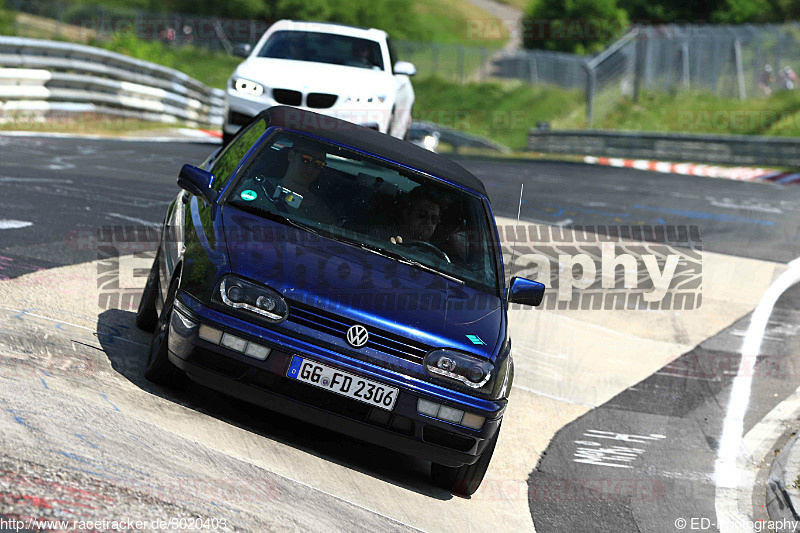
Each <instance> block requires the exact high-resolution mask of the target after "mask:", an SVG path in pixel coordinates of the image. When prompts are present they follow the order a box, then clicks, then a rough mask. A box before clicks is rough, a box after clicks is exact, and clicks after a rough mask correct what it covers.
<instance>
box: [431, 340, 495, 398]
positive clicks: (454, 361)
mask: <svg viewBox="0 0 800 533" xmlns="http://www.w3.org/2000/svg"><path fill="white" fill-rule="evenodd" d="M425 369H426V370H427V371H428V374H431V375H432V376H436V377H443V378H447V379H450V380H453V381H457V382H459V383H461V384H462V385H466V386H467V387H470V388H473V389H480V388H481V387H483V386H484V385H486V383H488V382H489V380H490V379H492V370H494V366H493V365H492V363H491V362H489V361H486V360H484V359H478V358H477V357H473V356H471V355H467V354H465V353H461V352H456V351H453V350H447V349H443V350H434V351H432V352H430V353H429V354H428V355H426V356H425Z"/></svg>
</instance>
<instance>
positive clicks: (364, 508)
mask: <svg viewBox="0 0 800 533" xmlns="http://www.w3.org/2000/svg"><path fill="white" fill-rule="evenodd" d="M498 223H499V224H513V223H514V221H513V220H510V219H503V218H500V219H498ZM702 260H703V278H704V283H703V304H702V306H700V308H699V309H695V310H687V311H634V310H630V311H611V310H607V311H602V312H598V311H546V310H545V311H541V310H536V311H534V310H530V309H525V310H512V311H511V312H510V321H511V334H512V338H513V341H514V356H515V363H516V378H515V384H514V385H515V387H514V390H513V392H512V395H511V401H510V404H509V408H508V410H507V413H506V415H505V419H504V424H503V430H502V433H501V437H500V440H499V443H498V447H497V450H496V452H495V456H494V460H493V462H492V464H491V467H490V469H489V472H488V474H487V477H486V479H485V480H484V484H483V486H482V487H481V489H480V490H479V491H478V492H477V493H476V494H475V495H474V496H473V497H472V499H470V500H465V499H460V498H453V497H452V496H451V495H450V494H449V493H445V492H444V491H441V490H438V489H436V488H434V487H433V486H432V485H431V484H430V483H429V482H428V481H427V479H426V478H425V473H426V472H425V469H426V467H425V465H424V464H423V463H422V462H421V461H415V460H411V459H408V458H404V457H402V456H399V455H397V454H394V453H391V452H387V451H382V450H380V449H377V448H374V447H370V446H367V445H363V444H360V443H358V442H357V441H352V440H351V439H344V438H342V437H340V436H338V435H336V434H333V433H330V432H327V431H324V430H319V429H316V428H313V427H311V426H308V425H306V424H302V423H297V422H295V421H292V420H290V419H288V418H286V417H282V416H277V415H273V414H271V413H269V412H267V411H263V410H259V409H256V408H247V407H244V408H243V407H242V404H240V402H237V401H235V400H229V399H226V398H225V397H224V396H222V395H219V394H217V393H213V392H211V391H208V390H206V389H203V388H202V387H192V388H190V390H189V392H188V393H186V394H172V393H170V392H169V391H165V390H163V389H161V388H159V387H156V386H154V385H151V384H149V383H148V382H146V381H145V380H144V378H143V377H142V372H143V365H144V359H145V356H146V350H147V346H148V343H149V335H147V334H145V333H144V332H142V331H139V330H138V329H137V328H136V327H135V325H134V312H133V311H132V310H128V309H125V310H120V309H99V308H98V301H99V296H100V291H99V290H98V288H97V285H98V284H97V275H98V265H97V262H88V263H80V264H76V265H71V266H66V267H61V268H55V269H51V270H47V271H40V272H34V273H31V274H27V275H23V276H20V277H18V278H15V279H11V280H6V281H2V282H0V301H2V302H3V305H2V309H0V312H1V313H2V314H3V315H4V316H3V318H2V320H0V322H1V323H3V324H6V326H7V327H6V328H4V330H3V331H2V332H0V350H2V354H3V359H4V364H3V365H2V367H0V377H2V378H3V381H4V386H3V387H2V388H1V389H2V390H3V391H4V392H3V393H2V396H0V401H2V403H3V404H4V408H5V411H6V413H5V414H6V417H7V418H9V420H7V421H6V427H12V428H14V432H13V433H6V435H5V436H4V438H3V439H2V440H1V441H0V443H2V444H3V448H4V449H3V450H0V455H2V456H3V457H6V460H7V461H10V462H12V463H14V464H26V465H29V468H32V469H33V470H34V471H37V472H38V469H50V470H54V469H55V470H58V471H61V470H63V471H67V472H70V473H72V472H77V473H76V474H75V475H80V476H92V475H93V474H96V475H101V476H102V477H103V478H105V479H106V482H108V483H111V484H113V485H114V486H120V487H128V488H129V489H131V490H134V489H135V491H136V495H135V496H131V498H132V501H131V502H129V503H128V504H126V505H130V509H131V512H135V511H136V510H137V509H139V507H136V505H138V503H137V502H139V501H140V500H141V499H142V498H146V497H147V498H156V499H157V500H158V505H154V507H153V509H156V510H159V509H160V510H163V511H164V512H165V513H167V511H169V513H167V514H170V513H178V514H180V513H179V511H180V512H194V513H199V514H201V515H205V516H208V517H213V516H214V513H217V515H220V514H223V515H225V516H229V517H231V518H230V519H231V521H232V522H233V523H235V524H236V526H237V527H242V528H244V529H258V528H259V527H264V526H267V527H270V528H273V527H274V528H277V529H282V528H295V527H310V528H311V529H322V528H323V525H324V524H327V526H326V527H336V528H337V529H338V528H342V529H347V527H346V526H345V524H347V523H348V521H350V522H349V523H350V524H351V525H353V524H359V525H365V524H371V527H370V529H375V530H395V529H405V528H408V529H412V528H419V529H422V530H425V531H452V530H456V529H463V530H478V531H483V530H488V529H491V528H493V527H496V525H497V524H499V523H502V524H504V525H505V527H506V528H508V529H509V530H514V531H523V530H531V529H533V522H532V518H531V512H530V509H529V507H528V498H527V485H526V480H527V478H528V476H529V474H530V472H531V471H532V470H533V469H534V468H535V467H536V464H537V462H538V461H539V459H540V456H541V453H542V452H543V451H544V450H545V448H546V447H547V445H548V444H549V442H550V441H551V439H552V437H553V435H555V433H556V432H557V431H558V430H559V429H561V428H562V427H563V426H564V425H566V424H568V423H569V422H571V421H573V420H575V419H576V418H577V417H579V416H581V415H583V414H585V413H586V412H588V411H589V410H590V408H592V407H595V406H598V405H600V404H602V403H604V402H606V401H607V400H609V399H610V398H612V397H614V396H615V395H617V394H618V393H620V392H622V391H624V390H625V389H627V388H628V387H630V386H632V385H634V384H635V383H637V382H639V381H641V380H642V379H644V378H646V377H647V376H649V375H651V374H653V373H654V372H656V371H658V370H659V369H660V368H662V367H663V366H664V365H666V364H668V363H669V362H670V361H672V360H674V359H675V358H677V357H679V356H680V355H681V354H683V353H685V352H687V351H689V350H690V349H691V348H692V347H693V346H695V345H697V344H698V343H700V342H701V341H703V340H704V339H706V338H708V337H711V336H713V335H714V334H716V333H717V332H718V331H720V330H721V329H723V328H725V327H726V326H728V325H730V324H731V323H733V322H735V321H736V320H738V319H739V318H741V317H742V316H744V315H746V314H747V313H748V312H750V311H752V309H753V308H754V307H755V305H756V303H757V302H758V299H759V296H760V295H761V294H762V293H763V291H764V290H765V289H766V287H767V286H768V285H769V283H770V282H771V281H772V280H773V279H774V278H775V277H776V276H777V275H779V274H780V272H781V271H782V270H783V269H784V268H785V266H784V265H782V264H780V263H774V262H769V261H762V260H756V259H747V258H738V257H732V256H724V255H720V254H715V253H711V252H703V258H702ZM743 272H747V274H748V275H747V279H748V285H747V289H746V290H743V288H742V285H741V279H742V273H743ZM140 281H141V282H142V284H143V281H144V280H143V279H141V280H140ZM734 296H735V297H734ZM23 391H27V393H25V392H23ZM31 392H34V394H31ZM23 399H24V400H23ZM218 405H221V406H222V407H219V406H218ZM54 406H58V408H57V409H54V408H53V407H54ZM242 409H244V410H245V414H240V411H241V410H242ZM15 413H21V414H15ZM56 413H57V414H56ZM14 416H19V417H20V418H21V420H22V421H17V423H16V424H14V423H13V420H14ZM54 416H55V417H56V418H57V420H54V419H53V417H54ZM251 417H253V418H251ZM254 417H257V419H256V418H254ZM273 420H274V421H275V422H274V423H273V422H272V421H273ZM297 428H299V431H298V430H297ZM298 434H299V436H298ZM136 439H138V440H142V441H144V442H145V443H146V446H137V445H134V444H132V443H135V442H136ZM20 443H24V445H22V446H20ZM342 443H346V446H342ZM343 448H344V449H345V450H344V451H343ZM354 450H359V451H360V452H361V453H363V454H366V455H369V456H370V458H369V459H366V460H365V459H363V456H362V455H361V453H358V452H356V451H354ZM383 461H385V462H386V463H385V464H384V463H383ZM30 465H34V466H30ZM50 470H48V471H50ZM37 475H38V474H37ZM187 480H191V484H192V485H195V484H199V485H201V486H202V487H205V488H207V490H206V489H205V488H204V490H202V491H192V490H187V489H186V486H185V485H183V486H181V483H182V482H185V481H187ZM68 482H69V481H66V482H65V483H68ZM231 484H233V487H231V488H230V490H227V489H226V488H227V487H230V485H231ZM265 484H266V485H265ZM176 487H180V488H176ZM213 487H216V489H214V490H212V488H213ZM254 487H255V488H254ZM23 488H24V487H20V490H22V489H23ZM222 489H225V490H222ZM26 490H28V489H26ZM30 490H32V489H30ZM263 491H266V492H267V493H268V494H271V495H272V497H273V499H272V500H269V498H267V499H266V500H265V498H264V494H263ZM301 496H302V498H301ZM298 498H299V499H298ZM312 502H313V503H312ZM296 506H300V507H296ZM123 508H126V507H123ZM223 509H224V511H223ZM265 509H268V510H269V512H268V513H267V512H265ZM107 511H108V509H103V502H102V501H100V502H99V505H98V509H97V513H98V516H99V515H103V516H106V515H107ZM153 513H155V511H152V512H151V514H153ZM315 513H317V514H316V515H315ZM267 516H269V518H266V517H267ZM306 520H308V521H306ZM359 529H360V527H359Z"/></svg>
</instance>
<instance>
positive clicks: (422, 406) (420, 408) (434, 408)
mask: <svg viewBox="0 0 800 533" xmlns="http://www.w3.org/2000/svg"><path fill="white" fill-rule="evenodd" d="M439 407H440V405H439V404H438V403H434V402H429V401H428V400H423V399H422V398H418V399H417V412H418V413H419V414H421V415H428V416H436V415H438V414H439Z"/></svg>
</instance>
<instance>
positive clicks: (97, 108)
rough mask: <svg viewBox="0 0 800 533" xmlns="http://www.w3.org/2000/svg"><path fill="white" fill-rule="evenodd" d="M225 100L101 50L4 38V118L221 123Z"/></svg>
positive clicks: (167, 72) (185, 79)
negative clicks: (87, 116)
mask: <svg viewBox="0 0 800 533" xmlns="http://www.w3.org/2000/svg"><path fill="white" fill-rule="evenodd" d="M224 95H225V93H224V91H222V90H220V89H212V88H209V87H206V86H205V85H203V84H202V83H200V82H199V81H197V80H195V79H194V78H191V77H189V76H187V75H186V74H184V73H183V72H180V71H177V70H174V69H171V68H167V67H163V66H161V65H156V64H153V63H149V62H147V61H141V60H139V59H133V58H131V57H128V56H125V55H122V54H118V53H115V52H110V51H108V50H103V49H101V48H94V47H92V46H85V45H81V44H73V43H64V42H55V41H44V40H40V39H26V38H21V37H5V36H0V120H2V119H8V118H10V117H14V116H19V115H25V116H30V115H37V116H40V115H47V114H50V113H54V112H56V113H59V114H62V113H74V112H77V113H86V112H89V113H98V114H107V115H114V116H121V117H130V118H140V119H145V120H152V121H158V122H178V121H181V122H186V123H188V124H189V125H212V126H219V125H222V123H223V121H224V115H225V100H224Z"/></svg>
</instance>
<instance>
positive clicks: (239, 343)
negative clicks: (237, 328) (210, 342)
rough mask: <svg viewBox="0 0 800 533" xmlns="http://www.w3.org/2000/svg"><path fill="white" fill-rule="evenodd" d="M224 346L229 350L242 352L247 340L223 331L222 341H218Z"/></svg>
mask: <svg viewBox="0 0 800 533" xmlns="http://www.w3.org/2000/svg"><path fill="white" fill-rule="evenodd" d="M220 344H221V345H223V346H224V347H226V348H230V349H231V350H236V351H237V352H243V351H244V349H245V346H247V341H246V340H244V339H240V338H239V337H236V336H234V335H231V334H230V333H225V334H223V335H222V341H221V342H220Z"/></svg>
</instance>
